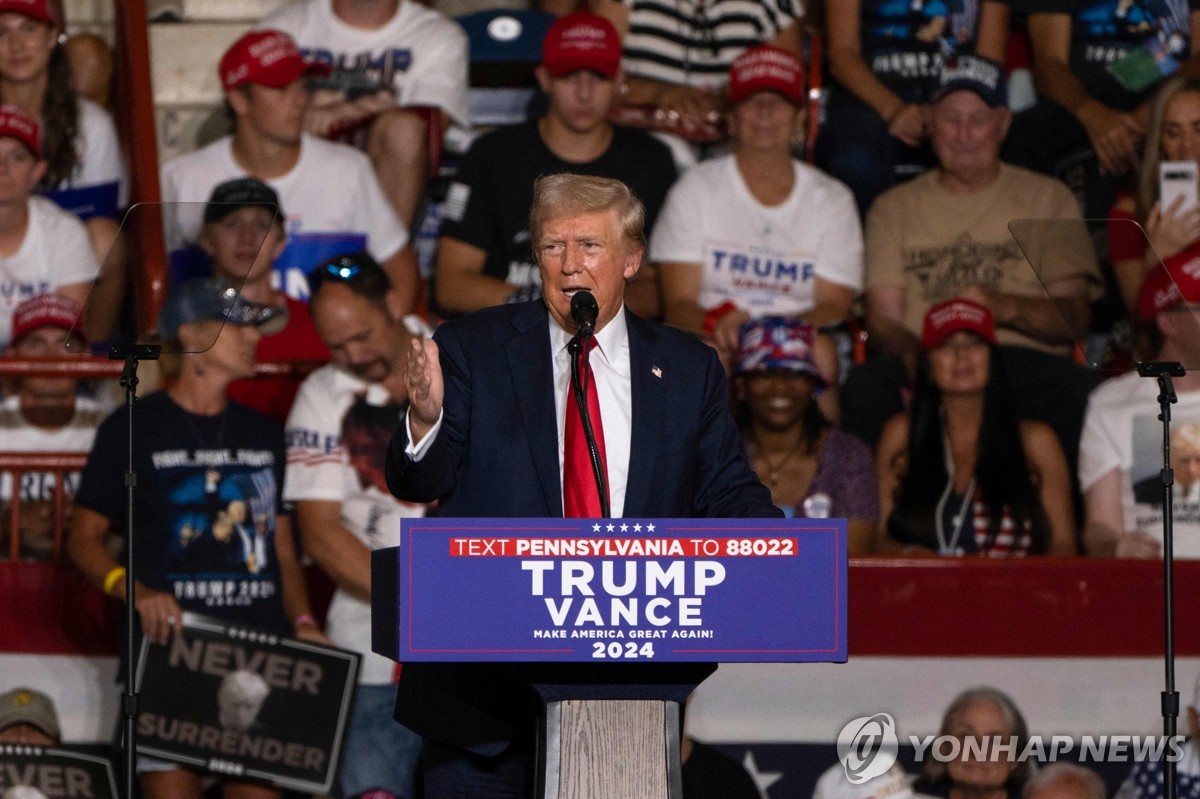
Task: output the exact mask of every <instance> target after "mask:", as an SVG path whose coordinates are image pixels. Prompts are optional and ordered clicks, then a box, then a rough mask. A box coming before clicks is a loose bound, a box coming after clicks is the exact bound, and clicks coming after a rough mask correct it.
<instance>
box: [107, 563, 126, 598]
mask: <svg viewBox="0 0 1200 799" xmlns="http://www.w3.org/2000/svg"><path fill="white" fill-rule="evenodd" d="M124 577H125V567H124V566H113V567H112V569H110V570H109V572H108V574H106V575H104V593H106V594H108V595H109V596H112V595H113V589H114V588H116V586H117V582H118V581H119V580H121V579H122V578H124Z"/></svg>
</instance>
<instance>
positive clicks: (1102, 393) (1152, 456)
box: [1079, 372, 1200, 558]
mask: <svg viewBox="0 0 1200 799" xmlns="http://www.w3.org/2000/svg"><path fill="white" fill-rule="evenodd" d="M1178 397H1179V402H1178V404H1176V405H1175V406H1174V407H1173V408H1172V410H1171V429H1172V439H1173V440H1172V446H1171V452H1172V468H1173V469H1174V470H1175V514H1174V518H1175V555H1176V556H1177V557H1181V558H1200V480H1191V479H1190V478H1189V476H1188V473H1187V469H1186V467H1184V466H1183V465H1182V464H1181V463H1180V462H1179V461H1178V460H1176V458H1177V457H1178V456H1179V455H1180V454H1186V453H1185V450H1184V445H1183V444H1181V443H1178V442H1179V440H1178V439H1177V438H1175V437H1176V436H1181V435H1182V436H1185V437H1189V438H1191V439H1192V440H1197V437H1198V436H1200V391H1192V392H1183V391H1180V392H1178ZM1197 454H1200V452H1198V453H1197ZM1113 469H1119V470H1120V472H1121V509H1122V518H1121V519H1101V520H1098V521H1102V522H1104V523H1106V524H1108V525H1109V526H1111V527H1114V528H1118V529H1120V530H1122V531H1130V530H1137V531H1140V532H1143V533H1148V534H1149V535H1152V536H1154V537H1155V538H1156V539H1158V540H1159V541H1162V500H1161V497H1162V483H1161V482H1159V471H1160V470H1161V469H1162V422H1160V421H1159V420H1158V383H1157V382H1156V381H1154V380H1152V379H1150V378H1145V377H1139V376H1138V375H1137V374H1136V373H1135V372H1130V373H1129V374H1127V375H1122V376H1120V377H1117V378H1113V379H1112V380H1108V381H1106V382H1104V383H1103V384H1101V385H1100V386H1099V387H1098V388H1096V390H1095V391H1093V392H1092V394H1091V397H1090V398H1089V399H1088V409H1087V415H1086V416H1085V417H1084V421H1083V434H1082V436H1081V437H1080V440H1079V487H1080V488H1081V489H1082V490H1083V491H1085V492H1086V491H1087V490H1088V489H1089V488H1091V487H1092V486H1093V485H1094V484H1095V483H1096V481H1097V480H1099V479H1100V478H1101V477H1103V476H1104V475H1106V474H1108V473H1109V472H1111V471H1112V470H1113Z"/></svg>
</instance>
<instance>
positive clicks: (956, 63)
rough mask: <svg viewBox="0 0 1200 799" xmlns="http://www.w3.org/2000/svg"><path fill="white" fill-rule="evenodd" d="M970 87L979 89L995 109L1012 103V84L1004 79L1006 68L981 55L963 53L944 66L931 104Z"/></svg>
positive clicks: (977, 90) (973, 89)
mask: <svg viewBox="0 0 1200 799" xmlns="http://www.w3.org/2000/svg"><path fill="white" fill-rule="evenodd" d="M962 90H966V91H969V92H975V94H977V95H979V97H980V98H981V99H982V100H983V101H984V102H985V103H987V104H988V105H989V106H991V107H992V108H998V107H1000V106H1006V105H1008V84H1007V83H1005V81H1004V70H1003V69H1002V68H1001V66H1000V65H999V64H997V63H996V62H995V61H990V60H988V59H986V58H982V57H981V56H977V55H960V56H958V57H957V58H952V59H950V60H949V61H947V62H946V63H945V65H944V66H943V67H942V76H941V79H940V82H939V85H938V90H937V91H936V92H935V93H934V95H933V99H932V100H931V101H930V102H931V103H936V102H937V101H938V100H940V99H942V98H943V97H945V96H946V95H948V94H951V93H952V92H957V91H962Z"/></svg>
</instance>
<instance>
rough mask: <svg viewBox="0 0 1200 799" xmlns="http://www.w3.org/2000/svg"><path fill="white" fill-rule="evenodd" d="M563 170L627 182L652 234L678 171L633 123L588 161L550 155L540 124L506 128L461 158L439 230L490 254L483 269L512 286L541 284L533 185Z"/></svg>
mask: <svg viewBox="0 0 1200 799" xmlns="http://www.w3.org/2000/svg"><path fill="white" fill-rule="evenodd" d="M560 172H572V173H575V174H579V175H594V176H597V177H605V178H615V179H616V180H620V181H622V182H623V183H625V184H626V185H627V186H629V188H630V189H631V190H632V191H633V193H634V194H635V195H637V197H638V199H639V200H641V201H642V204H643V205H645V206H646V233H647V235H649V233H650V231H651V230H652V229H653V227H654V220H655V219H656V218H657V217H658V212H659V209H661V208H662V204H663V201H664V200H665V199H666V196H667V190H668V189H670V188H671V184H672V183H674V182H675V176H676V173H675V162H674V160H673V159H672V157H671V151H670V150H669V149H668V148H667V146H666V145H665V144H663V143H662V142H660V141H658V140H657V139H655V138H653V137H652V136H649V135H647V134H645V133H642V132H641V131H638V130H633V129H631V128H624V127H621V126H613V138H612V143H611V144H609V146H608V149H607V150H606V151H605V152H604V154H603V155H601V156H600V157H599V158H597V159H596V160H595V161H590V162H588V163H585V164H573V163H570V162H568V161H564V160H562V159H561V158H559V157H558V156H556V155H555V154H554V153H553V152H551V151H550V149H549V148H548V147H546V145H545V143H544V142H543V141H542V137H541V135H540V134H539V133H538V128H537V122H527V123H525V124H521V125H513V126H511V127H506V128H500V129H499V130H494V131H492V132H490V133H487V134H485V135H483V136H481V137H480V138H479V139H478V140H477V141H476V142H475V143H474V144H472V145H471V149H470V151H469V152H468V153H467V154H466V156H465V157H464V158H463V160H462V164H461V165H460V166H459V170H458V174H457V175H456V176H455V179H454V182H453V183H451V184H450V189H449V192H448V193H447V195H446V202H445V203H444V205H443V206H442V214H443V219H442V229H441V235H443V236H449V237H450V238H453V239H458V240H459V241H462V242H465V243H466V244H470V245H472V246H474V247H478V248H479V249H481V250H484V251H486V252H487V259H486V260H485V261H484V265H483V274H485V275H488V276H490V277H497V278H500V279H501V280H504V281H506V282H508V283H511V284H512V285H514V286H533V285H537V284H538V283H539V282H540V278H539V276H538V270H537V265H536V264H535V263H534V260H533V249H532V247H531V246H530V241H529V210H530V207H531V205H532V204H533V183H534V181H535V180H536V179H537V178H539V177H541V176H543V175H553V174H557V173H560Z"/></svg>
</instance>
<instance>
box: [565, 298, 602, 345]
mask: <svg viewBox="0 0 1200 799" xmlns="http://www.w3.org/2000/svg"><path fill="white" fill-rule="evenodd" d="M599 313H600V306H599V305H597V304H596V298H595V297H593V296H592V293H591V292H590V291H577V292H575V294H574V295H573V296H572V297H571V318H572V319H574V320H575V324H576V325H578V326H579V337H580V338H587V337H588V336H590V335H592V334H593V333H595V332H596V317H597V316H598V315H599Z"/></svg>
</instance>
